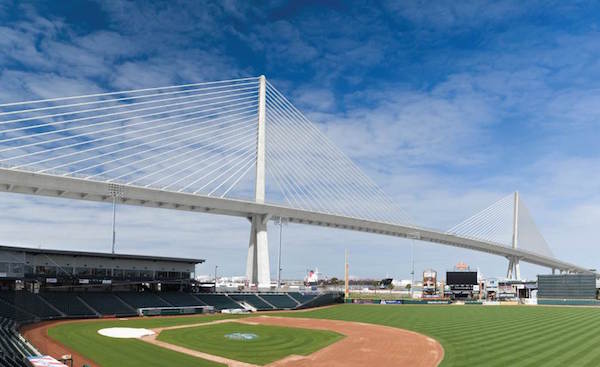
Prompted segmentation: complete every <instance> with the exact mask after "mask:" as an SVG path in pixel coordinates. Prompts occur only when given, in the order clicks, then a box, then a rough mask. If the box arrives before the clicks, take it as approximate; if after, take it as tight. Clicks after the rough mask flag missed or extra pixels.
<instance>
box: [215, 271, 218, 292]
mask: <svg viewBox="0 0 600 367" xmlns="http://www.w3.org/2000/svg"><path fill="white" fill-rule="evenodd" d="M218 268H219V265H215V292H216V291H217V269H218Z"/></svg>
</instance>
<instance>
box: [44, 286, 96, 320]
mask: <svg viewBox="0 0 600 367" xmlns="http://www.w3.org/2000/svg"><path fill="white" fill-rule="evenodd" d="M39 295H40V297H42V298H43V299H45V300H46V301H47V302H48V303H50V304H52V305H53V306H54V307H55V308H56V309H58V310H59V311H60V312H62V313H63V314H65V316H68V317H94V316H96V313H95V312H94V311H93V310H91V309H90V308H89V307H87V306H86V305H84V304H83V303H82V302H81V301H80V300H79V299H78V298H77V297H75V296H74V295H73V293H67V292H44V293H40V294H39Z"/></svg>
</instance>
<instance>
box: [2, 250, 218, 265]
mask: <svg viewBox="0 0 600 367" xmlns="http://www.w3.org/2000/svg"><path fill="white" fill-rule="evenodd" d="M0 251H18V252H25V253H28V254H48V255H67V256H91V257H100V258H106V259H114V260H152V261H171V262H176V263H185V264H202V263H204V262H205V261H206V260H205V259H190V258H181V257H165V256H148V255H131V254H110V253H105V252H87V251H70V250H52V249H45V248H31V247H14V246H2V245H0Z"/></svg>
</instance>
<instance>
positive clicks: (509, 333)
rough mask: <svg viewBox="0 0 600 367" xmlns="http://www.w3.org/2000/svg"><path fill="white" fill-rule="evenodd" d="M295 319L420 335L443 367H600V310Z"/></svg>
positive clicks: (349, 310)
mask: <svg viewBox="0 0 600 367" xmlns="http://www.w3.org/2000/svg"><path fill="white" fill-rule="evenodd" d="M287 316H291V317H311V318H323V319H337V320H347V321H360V322H367V323H373V324H381V325H388V326H394V327H399V328H403V329H408V330H413V331H417V332H420V333H423V334H426V335H429V336H431V337H433V338H435V339H436V340H438V341H439V342H440V343H441V344H442V346H443V347H444V351H445V356H444V360H443V362H442V364H441V365H442V366H445V367H449V366H498V367H506V366H511V367H515V366H523V367H534V366H544V367H551V366H557V367H558V366H578V367H579V366H581V367H587V366H600V347H599V346H600V332H599V330H600V308H592V307H581V308H577V307H544V306H537V307H536V306H477V305H471V306H433V305H402V306H398V305H350V304H349V305H339V306H336V307H332V308H325V309H318V310H314V311H309V312H306V313H304V312H303V313H296V314H288V315H287Z"/></svg>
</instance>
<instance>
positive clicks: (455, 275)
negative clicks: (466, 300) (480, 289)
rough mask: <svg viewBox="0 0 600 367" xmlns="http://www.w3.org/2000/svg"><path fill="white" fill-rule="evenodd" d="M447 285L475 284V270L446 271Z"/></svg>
mask: <svg viewBox="0 0 600 367" xmlns="http://www.w3.org/2000/svg"><path fill="white" fill-rule="evenodd" d="M446 284H447V285H476V284H477V272H476V271H448V272H446Z"/></svg>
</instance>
